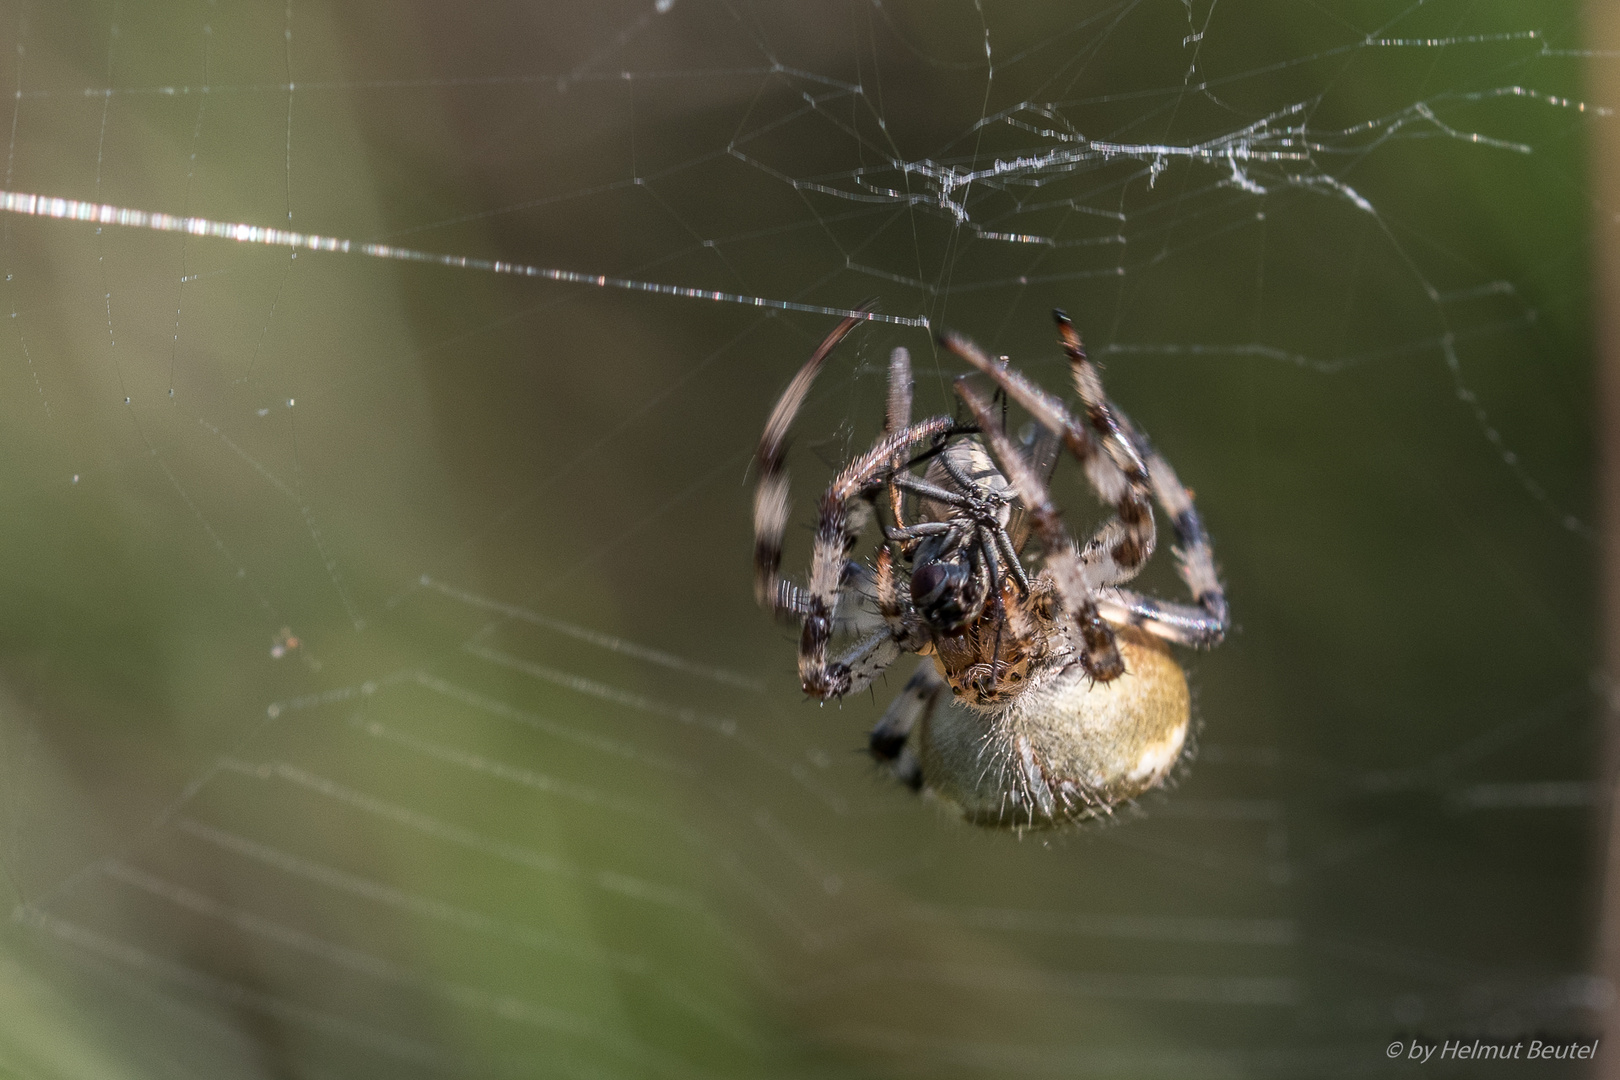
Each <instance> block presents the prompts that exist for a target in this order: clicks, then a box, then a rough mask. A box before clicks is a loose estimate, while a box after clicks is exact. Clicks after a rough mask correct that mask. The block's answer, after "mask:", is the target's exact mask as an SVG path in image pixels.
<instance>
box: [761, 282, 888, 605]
mask: <svg viewBox="0 0 1620 1080" xmlns="http://www.w3.org/2000/svg"><path fill="white" fill-rule="evenodd" d="M875 303H876V301H867V302H866V303H865V304H863V305H861V307H860V308H859V309H858V310H860V311H863V312H864V311H869V310H870V309H871V308H872V306H873V305H874V304H875ZM861 322H862V320H861V319H860V318H858V317H857V316H853V315H852V316H850V317H849V318H847V319H845V320H844V321H843V322H841V323H839V324H838V325H837V326H836V327H834V328H833V331H832V333H830V334H828V335H827V337H826V339H825V340H823V341H822V343H821V344H820V345H819V346H817V347H816V351H815V352H813V353H811V354H810V359H809V360H806V361H805V364H804V366H803V367H802V368H800V369H799V372H798V374H796V375H794V376H793V381H792V382H790V383H788V387H787V389H786V390H784V391H782V396H781V398H779V399H778V400H777V402H776V407H775V408H774V409H772V410H771V415H770V418H769V419H768V420H766V421H765V431H764V433H763V434H762V435H761V436H760V439H759V449H758V451H756V453H755V456H754V460H755V462H756V464H757V467H758V469H759V486H758V487H757V488H755V489H754V599H755V600H756V601H758V602H759V604H760V606H761V607H772V608H774V609H775V610H777V611H778V612H784V613H791V614H797V613H798V612H797V610H796V608H795V607H794V603H795V602H796V598H795V597H794V596H793V595H791V587H789V589H788V590H784V589H782V588H780V587H779V586H780V585H782V584H784V583H782V582H781V580H780V571H781V568H782V530H783V529H785V528H786V527H787V520H788V512H789V504H788V476H787V469H786V463H787V436H788V430H789V429H790V428H791V427H792V426H793V418H794V417H795V416H797V415H798V412H799V408H800V407H801V406H802V405H803V404H804V399H805V397H806V395H808V394H809V393H810V385H811V384H812V383H814V382H815V380H816V375H817V374H818V373H820V371H821V368H822V365H823V364H825V363H826V362H827V357H829V356H831V355H832V351H833V350H834V349H836V348H837V347H838V343H839V342H841V341H843V340H844V338H846V337H847V336H849V332H850V331H851V330H853V329H855V327H856V326H858V325H859V324H860V323H861Z"/></svg>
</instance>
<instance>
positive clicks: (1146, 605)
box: [1097, 589, 1227, 648]
mask: <svg viewBox="0 0 1620 1080" xmlns="http://www.w3.org/2000/svg"><path fill="white" fill-rule="evenodd" d="M1097 608H1098V610H1100V611H1101V612H1102V614H1103V617H1104V618H1105V619H1107V620H1108V621H1109V622H1111V623H1113V624H1114V625H1116V626H1140V627H1141V628H1142V629H1143V630H1146V631H1147V632H1148V633H1150V634H1152V635H1154V636H1155V637H1160V638H1163V639H1164V640H1166V641H1172V642H1175V643H1176V644H1177V645H1190V646H1192V647H1194V648H1210V647H1213V646H1215V645H1219V644H1220V643H1221V639H1222V638H1223V637H1225V636H1226V629H1227V621H1226V613H1225V610H1224V609H1223V610H1222V612H1221V613H1220V614H1219V615H1215V614H1211V613H1210V612H1209V611H1207V610H1206V609H1204V608H1201V607H1193V606H1192V605H1191V604H1176V603H1172V602H1170V601H1168V600H1159V599H1157V598H1156V597H1152V596H1143V595H1142V594H1141V593H1138V592H1132V591H1131V590H1129V589H1104V590H1103V591H1102V592H1101V593H1099V594H1098V596H1097Z"/></svg>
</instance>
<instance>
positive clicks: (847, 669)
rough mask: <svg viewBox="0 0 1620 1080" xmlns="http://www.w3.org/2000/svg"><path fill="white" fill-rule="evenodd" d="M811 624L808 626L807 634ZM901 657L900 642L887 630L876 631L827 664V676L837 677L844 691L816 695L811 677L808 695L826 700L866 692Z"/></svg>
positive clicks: (805, 686)
mask: <svg viewBox="0 0 1620 1080" xmlns="http://www.w3.org/2000/svg"><path fill="white" fill-rule="evenodd" d="M809 629H810V624H809V623H808V622H807V623H806V624H805V630H806V631H807V632H808V631H809ZM899 657H900V643H899V642H898V641H895V640H894V635H893V634H892V633H890V632H889V629H888V627H884V628H883V629H882V630H879V631H877V632H876V633H874V634H871V635H869V636H868V637H865V638H862V639H861V640H860V641H859V642H857V643H856V644H855V645H854V646H853V647H852V648H851V649H850V650H849V651H848V652H846V653H844V655H842V656H840V657H839V658H838V659H836V660H834V661H833V662H832V663H830V664H824V665H823V669H824V670H825V671H826V673H827V674H828V675H829V676H831V677H834V678H836V680H837V684H838V685H839V686H840V687H841V689H840V690H839V691H838V692H837V693H836V694H822V693H817V692H816V691H815V690H814V689H812V687H811V685H810V681H809V679H808V677H806V678H805V681H804V690H805V693H807V694H810V695H811V696H812V697H817V698H820V699H822V700H823V701H825V700H826V699H827V698H829V697H843V696H844V695H845V694H854V693H857V692H859V691H861V690H865V689H866V688H867V686H869V685H870V684H871V682H872V680H873V679H875V678H877V677H878V676H879V675H881V674H883V672H884V671H885V670H886V669H887V668H888V666H889V665H890V664H892V663H894V662H895V660H897V659H899ZM799 666H800V670H801V672H802V670H803V667H804V658H803V655H802V653H801V656H800V663H799Z"/></svg>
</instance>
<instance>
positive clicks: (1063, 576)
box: [953, 350, 1125, 682]
mask: <svg viewBox="0 0 1620 1080" xmlns="http://www.w3.org/2000/svg"><path fill="white" fill-rule="evenodd" d="M953 351H954V350H953ZM955 389H956V393H957V396H958V397H960V398H961V399H962V400H963V402H965V403H966V404H967V407H968V409H969V410H971V411H972V413H973V416H974V419H975V421H976V422H977V424H978V426H979V429H980V431H981V432H982V433H983V434H984V437H985V439H986V440H987V441H988V442H989V444H990V450H991V452H992V453H994V454H995V456H996V460H997V461H998V462H999V463H1000V464H1001V467H1002V469H1003V471H1004V472H1005V474H1006V477H1007V480H1008V482H1009V483H1010V484H1011V485H1012V489H1013V491H1014V492H1015V493H1016V494H1017V496H1018V499H1019V501H1020V502H1022V503H1023V504H1024V509H1025V510H1027V511H1028V512H1029V516H1030V521H1031V523H1032V524H1033V525H1034V528H1035V531H1036V533H1037V534H1039V536H1040V538H1041V543H1042V545H1043V546H1044V547H1045V548H1046V565H1047V569H1048V570H1049V571H1050V573H1051V575H1052V582H1053V585H1054V587H1055V588H1056V590H1057V594H1058V599H1059V600H1060V601H1062V604H1063V610H1064V613H1065V614H1066V615H1067V616H1068V618H1069V619H1071V620H1072V621H1073V623H1074V626H1075V629H1076V631H1077V632H1078V633H1077V637H1078V638H1079V641H1080V647H1081V652H1080V662H1081V663H1082V664H1083V665H1084V666H1085V668H1086V671H1087V672H1088V673H1089V674H1090V675H1091V677H1092V678H1093V679H1096V680H1097V681H1098V682H1108V681H1110V680H1113V679H1117V678H1118V677H1119V676H1120V675H1122V674H1124V672H1125V663H1124V661H1123V660H1121V659H1120V655H1119V648H1118V646H1116V645H1115V643H1114V632H1113V630H1112V629H1111V628H1110V627H1109V626H1108V624H1107V623H1106V622H1104V621H1103V618H1102V615H1101V614H1100V613H1099V612H1098V610H1097V604H1096V602H1095V601H1094V600H1093V599H1092V595H1091V590H1090V589H1089V588H1088V587H1087V584H1086V575H1085V568H1084V566H1082V564H1081V562H1080V558H1079V555H1078V554H1077V553H1076V552H1075V550H1074V544H1073V542H1072V541H1071V540H1070V539H1069V535H1068V532H1067V530H1065V529H1064V528H1063V519H1062V518H1060V517H1059V516H1058V512H1057V509H1056V508H1055V507H1054V506H1053V505H1052V500H1051V498H1050V496H1048V495H1047V493H1046V487H1045V485H1044V484H1042V483H1041V482H1040V480H1039V479H1038V478H1037V477H1036V476H1035V472H1034V470H1033V469H1032V468H1031V467H1030V465H1029V463H1028V462H1027V461H1025V460H1024V456H1023V455H1022V454H1021V453H1019V452H1018V448H1017V447H1016V446H1014V445H1013V442H1012V440H1011V439H1009V438H1008V437H1007V433H1006V432H1005V431H1004V430H1002V427H1001V424H1000V423H999V421H998V420H997V418H996V416H995V413H994V411H993V409H992V407H991V405H990V403H989V402H988V401H986V400H985V398H984V396H983V395H982V394H980V393H979V392H978V391H977V390H975V389H974V388H973V387H971V386H969V385H968V384H967V382H965V381H964V380H963V379H960V378H959V379H957V380H956V383H955Z"/></svg>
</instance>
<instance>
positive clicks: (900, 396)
mask: <svg viewBox="0 0 1620 1080" xmlns="http://www.w3.org/2000/svg"><path fill="white" fill-rule="evenodd" d="M911 390H912V380H911V354H910V353H909V352H907V351H906V349H905V347H904V346H897V347H896V348H895V350H894V351H893V352H891V353H890V354H889V398H888V402H887V407H886V408H885V409H884V411H883V431H884V433H885V434H888V435H893V434H894V433H895V432H897V431H904V430H905V429H906V428H907V427H909V426H910V425H911ZM904 468H905V460H904V459H903V458H896V459H895V461H894V471H895V472H896V473H899V472H901V471H902V470H903V469H904ZM888 491H889V513H890V515H891V516H892V517H893V518H894V524H895V526H896V527H899V528H903V527H904V526H905V524H906V519H905V513H904V511H905V506H904V502H905V497H904V496H903V495H901V494H900V490H899V489H898V488H896V487H895V486H894V485H893V484H890V485H889V486H888Z"/></svg>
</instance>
